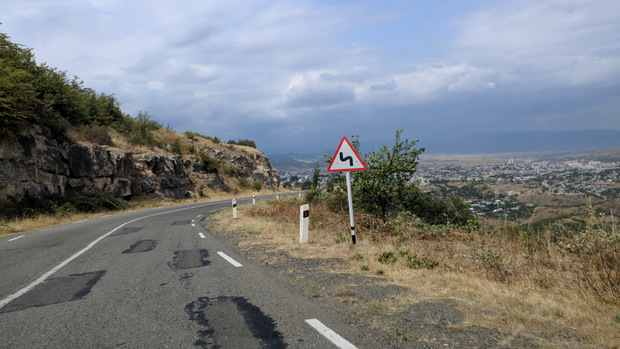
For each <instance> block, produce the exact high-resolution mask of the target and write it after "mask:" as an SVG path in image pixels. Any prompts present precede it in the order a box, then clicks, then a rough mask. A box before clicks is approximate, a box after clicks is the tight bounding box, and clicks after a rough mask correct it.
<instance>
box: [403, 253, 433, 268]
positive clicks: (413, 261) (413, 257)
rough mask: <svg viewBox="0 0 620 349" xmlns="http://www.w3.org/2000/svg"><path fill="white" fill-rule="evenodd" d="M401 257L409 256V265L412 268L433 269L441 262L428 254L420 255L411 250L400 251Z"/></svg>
mask: <svg viewBox="0 0 620 349" xmlns="http://www.w3.org/2000/svg"><path fill="white" fill-rule="evenodd" d="M400 256H401V257H406V258H407V261H408V262H407V266H408V267H409V268H412V269H421V268H424V269H433V268H435V267H436V266H438V265H439V262H437V261H436V260H434V259H432V258H430V257H429V256H427V255H422V256H421V257H418V255H417V254H415V253H411V252H410V251H408V250H407V251H400Z"/></svg>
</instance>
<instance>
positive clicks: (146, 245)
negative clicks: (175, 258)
mask: <svg viewBox="0 0 620 349" xmlns="http://www.w3.org/2000/svg"><path fill="white" fill-rule="evenodd" d="M155 246H157V242H156V241H155V240H139V241H136V242H134V243H133V244H132V245H131V246H129V248H128V249H126V250H125V251H123V253H139V252H148V251H151V250H152V249H154V248H155Z"/></svg>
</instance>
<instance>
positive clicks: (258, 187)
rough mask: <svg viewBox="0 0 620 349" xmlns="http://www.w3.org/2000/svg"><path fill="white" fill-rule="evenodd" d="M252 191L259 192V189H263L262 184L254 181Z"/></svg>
mask: <svg viewBox="0 0 620 349" xmlns="http://www.w3.org/2000/svg"><path fill="white" fill-rule="evenodd" d="M252 189H254V190H256V191H261V189H263V183H261V182H259V181H254V183H252Z"/></svg>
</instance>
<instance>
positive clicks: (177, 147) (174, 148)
mask: <svg viewBox="0 0 620 349" xmlns="http://www.w3.org/2000/svg"><path fill="white" fill-rule="evenodd" d="M170 151H171V152H173V153H175V154H181V153H182V152H183V151H182V150H181V139H180V138H175V139H174V141H173V142H172V144H170Z"/></svg>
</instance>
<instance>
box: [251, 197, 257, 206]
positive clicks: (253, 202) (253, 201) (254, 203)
mask: <svg viewBox="0 0 620 349" xmlns="http://www.w3.org/2000/svg"><path fill="white" fill-rule="evenodd" d="M252 205H256V195H252Z"/></svg>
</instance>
